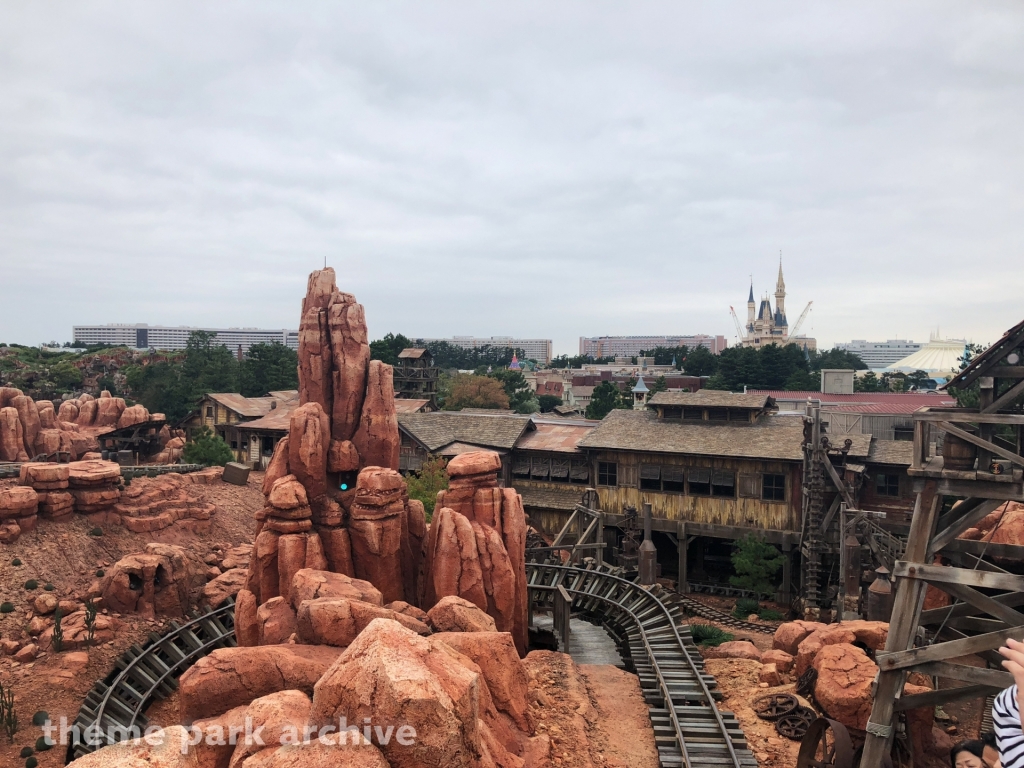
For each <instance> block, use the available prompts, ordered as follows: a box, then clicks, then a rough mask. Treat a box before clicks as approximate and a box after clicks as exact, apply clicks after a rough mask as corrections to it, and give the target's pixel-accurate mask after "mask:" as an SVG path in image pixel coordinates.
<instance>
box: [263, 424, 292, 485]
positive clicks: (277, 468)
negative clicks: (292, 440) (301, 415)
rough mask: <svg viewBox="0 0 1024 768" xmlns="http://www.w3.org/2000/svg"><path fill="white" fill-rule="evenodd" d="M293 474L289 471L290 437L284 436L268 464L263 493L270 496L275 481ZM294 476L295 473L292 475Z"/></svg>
mask: <svg viewBox="0 0 1024 768" xmlns="http://www.w3.org/2000/svg"><path fill="white" fill-rule="evenodd" d="M288 474H291V473H290V472H289V471H288V438H287V436H285V437H282V438H281V439H280V440H278V441H277V445H275V446H274V455H273V456H272V457H271V458H270V463H269V464H267V472H266V474H264V475H263V486H262V490H263V495H264V496H269V495H270V491H271V489H272V488H273V487H274V483H276V482H277V481H278V480H280V479H281V478H282V477H284V476H285V475H288ZM292 477H294V475H292Z"/></svg>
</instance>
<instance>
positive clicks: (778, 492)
mask: <svg viewBox="0 0 1024 768" xmlns="http://www.w3.org/2000/svg"><path fill="white" fill-rule="evenodd" d="M761 498H762V499H764V500H765V501H785V500H786V476H785V475H762V476H761Z"/></svg>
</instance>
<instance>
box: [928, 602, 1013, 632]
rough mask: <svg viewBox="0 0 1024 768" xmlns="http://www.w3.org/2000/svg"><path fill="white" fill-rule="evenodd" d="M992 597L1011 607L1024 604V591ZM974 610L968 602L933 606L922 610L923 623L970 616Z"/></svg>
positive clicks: (934, 622) (938, 622)
mask: <svg viewBox="0 0 1024 768" xmlns="http://www.w3.org/2000/svg"><path fill="white" fill-rule="evenodd" d="M992 599H993V600H995V601H996V602H997V603H1000V604H1001V605H1005V606H1007V607H1009V608H1016V607H1017V606H1019V605H1024V593H1020V592H1006V593H1004V594H1002V595H995V596H994V597H993V598H992ZM974 612H975V611H974V609H973V608H971V606H969V605H966V604H960V605H954V606H949V605H947V606H944V607H942V608H931V609H929V610H927V611H921V624H923V625H924V626H928V625H930V624H941V623H942V622H943V621H944V620H945V619H946V618H947V617H948V618H950V619H955V618H958V617H960V616H970V615H971V614H973V613H974ZM986 631H991V630H986Z"/></svg>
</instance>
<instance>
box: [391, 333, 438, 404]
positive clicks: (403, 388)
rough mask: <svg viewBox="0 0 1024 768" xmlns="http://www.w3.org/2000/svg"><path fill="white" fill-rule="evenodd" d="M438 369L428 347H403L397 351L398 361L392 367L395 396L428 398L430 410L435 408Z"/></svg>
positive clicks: (407, 398)
mask: <svg viewBox="0 0 1024 768" xmlns="http://www.w3.org/2000/svg"><path fill="white" fill-rule="evenodd" d="M438 370H439V369H438V368H437V366H435V365H434V356H433V355H432V354H431V353H430V350H429V349H423V348H416V347H410V348H409V349H403V350H402V351H401V352H399V353H398V363H397V364H396V365H395V367H394V384H395V397H396V398H398V399H403V400H428V401H429V402H430V410H436V409H437V375H438Z"/></svg>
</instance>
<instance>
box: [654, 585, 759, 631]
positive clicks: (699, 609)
mask: <svg viewBox="0 0 1024 768" xmlns="http://www.w3.org/2000/svg"><path fill="white" fill-rule="evenodd" d="M662 601H663V602H665V603H668V604H669V605H674V606H678V607H679V608H680V609H681V610H682V611H683V613H686V614H688V615H690V616H700V617H701V618H702V619H707V620H708V621H714V622H717V623H718V624H724V625H725V626H727V627H732V628H733V629H742V630H744V631H746V632H760V633H762V634H765V635H774V634H775V630H776V627H775V626H774V625H772V624H754V623H753V622H751V621H743V620H742V619H737V618H736V617H735V616H732V615H731V614H728V613H726V612H725V611H720V610H718V609H717V608H712V607H711V606H710V605H705V604H704V603H702V602H700V600H694V599H693V598H692V597H687V596H686V595H681V594H679V593H678V592H671V591H668V590H666V591H665V592H664V593H663V596H662Z"/></svg>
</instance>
